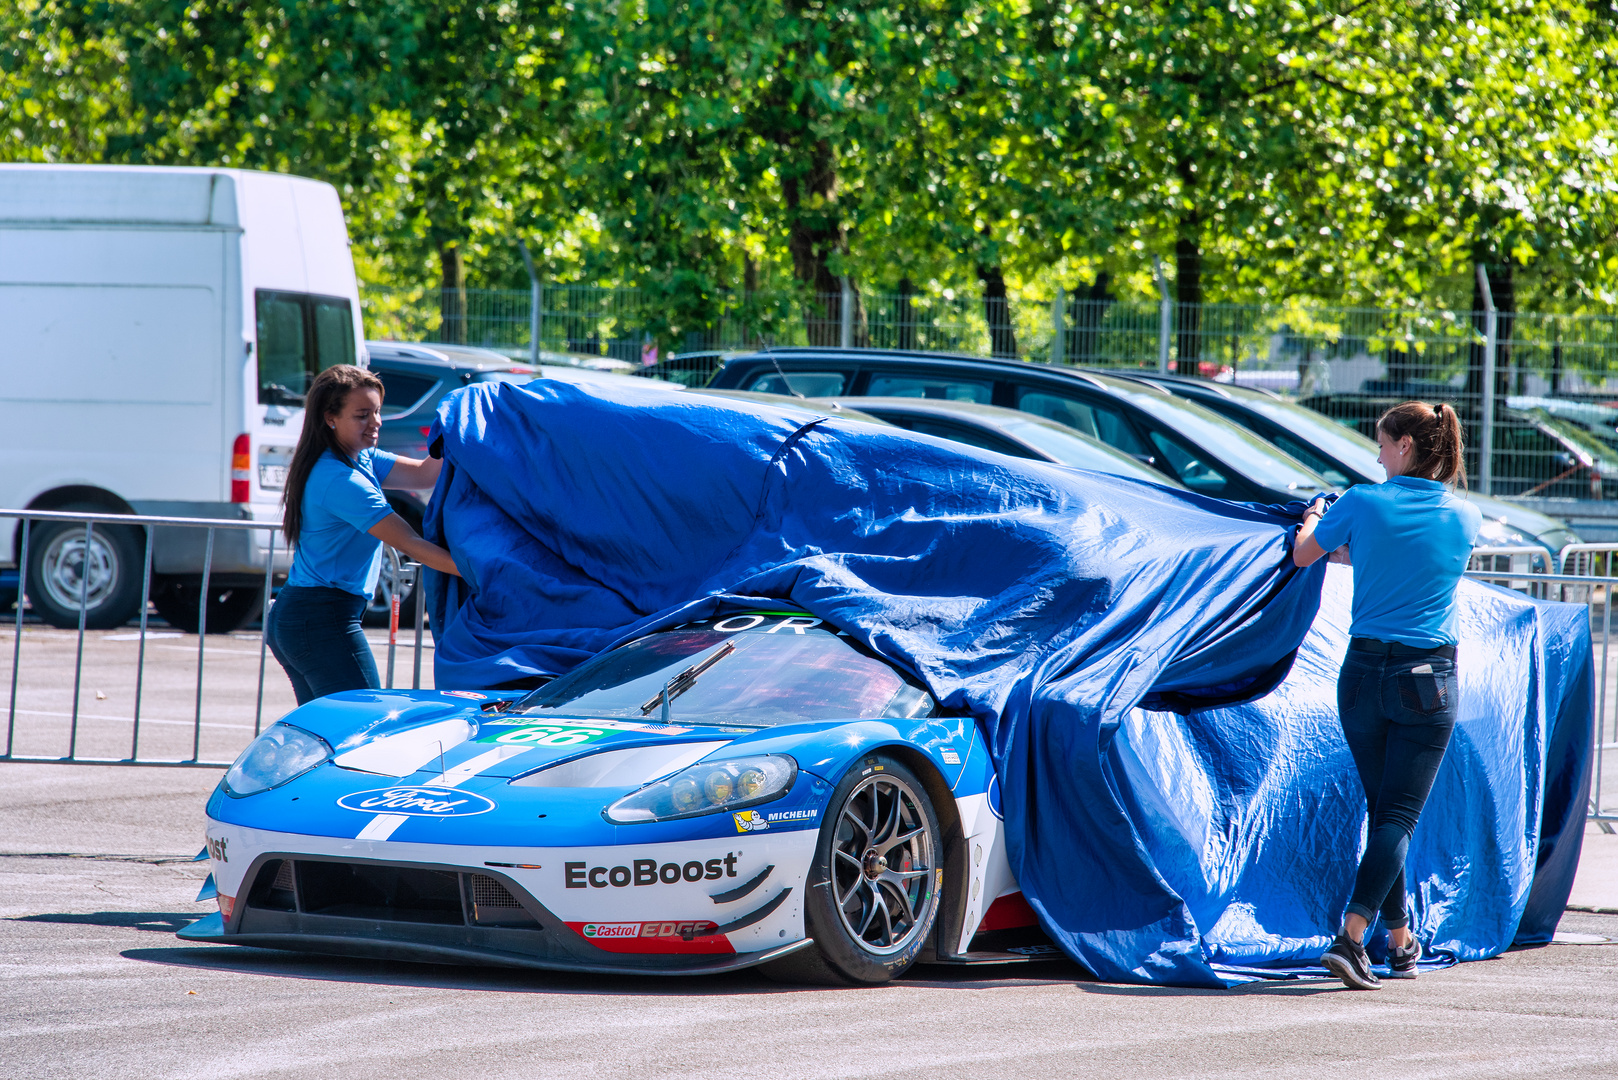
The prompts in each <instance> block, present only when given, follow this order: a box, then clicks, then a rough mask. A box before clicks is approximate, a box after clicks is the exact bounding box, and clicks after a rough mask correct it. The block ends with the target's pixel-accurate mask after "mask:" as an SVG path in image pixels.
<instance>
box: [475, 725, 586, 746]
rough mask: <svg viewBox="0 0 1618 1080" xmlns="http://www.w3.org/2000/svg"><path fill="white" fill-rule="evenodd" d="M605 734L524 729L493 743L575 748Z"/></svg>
mask: <svg viewBox="0 0 1618 1080" xmlns="http://www.w3.org/2000/svg"><path fill="white" fill-rule="evenodd" d="M605 734H606V732H604V731H600V730H598V729H596V728H574V727H566V728H565V727H525V728H518V729H517V730H516V731H508V732H506V733H505V734H504V735H501V736H499V737H498V738H496V739H495V740H494V741H495V742H500V743H527V744H529V745H531V746H576V745H578V744H579V743H584V742H589V741H590V740H591V739H596V738H600V737H601V736H602V735H605Z"/></svg>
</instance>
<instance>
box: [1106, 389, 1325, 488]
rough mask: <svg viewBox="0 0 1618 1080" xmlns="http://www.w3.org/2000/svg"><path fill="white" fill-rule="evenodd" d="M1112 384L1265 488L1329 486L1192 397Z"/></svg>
mask: <svg viewBox="0 0 1618 1080" xmlns="http://www.w3.org/2000/svg"><path fill="white" fill-rule="evenodd" d="M1111 385H1113V386H1114V387H1115V388H1116V390H1115V392H1117V393H1119V394H1120V396H1122V397H1125V398H1127V399H1128V400H1129V401H1130V402H1131V403H1132V404H1134V405H1135V406H1136V407H1137V408H1139V409H1141V410H1143V411H1144V412H1146V413H1148V414H1150V415H1151V416H1152V417H1154V418H1155V419H1157V420H1158V421H1159V422H1160V423H1162V424H1163V426H1164V427H1166V428H1168V429H1169V430H1170V431H1172V432H1174V433H1176V434H1178V435H1180V436H1182V437H1184V438H1186V439H1189V440H1190V441H1191V442H1192V443H1193V444H1195V445H1196V446H1199V447H1201V448H1202V449H1204V450H1207V451H1209V452H1211V453H1212V454H1214V455H1215V456H1216V457H1217V458H1218V459H1219V461H1220V463H1221V464H1224V465H1227V466H1229V467H1230V468H1232V469H1234V470H1236V471H1237V472H1239V473H1241V474H1242V475H1243V476H1245V477H1247V478H1248V479H1249V480H1252V481H1254V482H1256V483H1259V484H1262V485H1263V486H1265V487H1269V488H1281V489H1287V490H1294V491H1321V490H1324V489H1326V488H1329V487H1331V485H1330V484H1329V483H1327V482H1326V479H1325V478H1324V477H1322V476H1321V475H1320V474H1318V473H1315V472H1311V471H1310V470H1309V469H1307V468H1305V467H1304V466H1303V465H1301V464H1299V463H1298V462H1297V461H1294V460H1293V459H1292V458H1290V457H1288V456H1287V455H1286V454H1283V453H1282V452H1281V451H1279V450H1277V449H1275V447H1273V446H1271V445H1269V444H1268V443H1266V442H1264V440H1262V439H1260V438H1259V437H1258V436H1257V435H1254V434H1253V433H1252V432H1250V431H1247V430H1246V429H1245V428H1241V427H1237V426H1236V425H1235V424H1233V423H1231V422H1230V421H1229V420H1226V419H1225V418H1224V417H1222V416H1219V415H1217V414H1215V413H1213V412H1210V411H1209V410H1207V409H1205V408H1203V407H1202V406H1201V405H1198V404H1196V403H1194V402H1190V401H1186V400H1185V399H1184V398H1176V397H1170V396H1169V395H1168V394H1163V393H1158V392H1156V391H1152V390H1137V389H1135V388H1134V387H1125V386H1123V385H1122V384H1121V383H1114V384H1111Z"/></svg>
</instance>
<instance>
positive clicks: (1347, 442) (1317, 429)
mask: <svg viewBox="0 0 1618 1080" xmlns="http://www.w3.org/2000/svg"><path fill="white" fill-rule="evenodd" d="M1237 400H1238V401H1240V402H1241V403H1242V404H1243V405H1244V406H1245V407H1246V408H1248V409H1251V410H1252V411H1253V412H1256V413H1258V414H1259V415H1260V416H1264V417H1267V418H1268V419H1270V420H1273V421H1275V422H1276V423H1277V424H1279V425H1281V427H1282V428H1284V429H1285V430H1286V431H1289V432H1291V433H1292V434H1293V435H1294V436H1296V437H1297V438H1298V440H1299V441H1301V442H1304V443H1307V444H1308V445H1310V446H1313V447H1314V448H1315V449H1317V450H1319V451H1320V452H1321V453H1322V454H1325V455H1326V456H1327V457H1329V458H1332V459H1334V460H1336V461H1337V462H1339V463H1340V464H1343V465H1346V466H1348V467H1349V468H1350V469H1352V470H1353V471H1354V472H1356V473H1358V474H1359V478H1360V479H1362V480H1369V481H1371V482H1372V483H1376V482H1379V481H1380V480H1381V479H1382V478H1383V477H1385V476H1386V475H1387V473H1386V471H1385V470H1384V469H1383V468H1382V466H1381V464H1379V463H1378V462H1377V460H1376V459H1377V454H1378V450H1377V445H1376V443H1374V442H1372V441H1371V440H1370V439H1367V438H1366V437H1365V436H1364V435H1361V434H1360V433H1359V432H1358V431H1355V430H1354V429H1353V428H1351V427H1348V426H1347V425H1345V424H1339V423H1338V422H1337V421H1335V420H1333V419H1331V418H1330V417H1328V416H1322V415H1321V414H1320V413H1317V412H1315V411H1314V410H1313V409H1306V408H1304V407H1303V406H1302V405H1294V404H1293V403H1292V402H1290V401H1276V400H1275V399H1273V398H1266V397H1263V396H1261V395H1258V394H1254V395H1252V396H1251V397H1249V396H1248V395H1246V394H1243V395H1242V396H1241V397H1239V398H1238V399H1237Z"/></svg>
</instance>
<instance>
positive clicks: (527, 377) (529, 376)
mask: <svg viewBox="0 0 1618 1080" xmlns="http://www.w3.org/2000/svg"><path fill="white" fill-rule="evenodd" d="M535 378H537V376H535V375H534V374H533V373H532V372H527V371H480V372H478V373H477V375H475V376H474V377H473V378H472V381H473V382H508V383H519V384H521V383H527V382H533V381H534V379H535Z"/></svg>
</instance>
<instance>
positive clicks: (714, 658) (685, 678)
mask: <svg viewBox="0 0 1618 1080" xmlns="http://www.w3.org/2000/svg"><path fill="white" fill-rule="evenodd" d="M735 651H736V644H735V642H731V641H727V642H725V643H724V644H723V645H721V646H720V647H719V648H718V649H715V650H714V651H713V653H712V654H710V655H709V656H708V657H707V658H706V659H704V660H698V661H697V662H696V663H695V664H692V665H691V666H690V667H688V668H686V669H685V670H684V671H682V672H680V673H679V674H678V675H676V676H674V678H672V679H670V680H669V681H668V682H666V683H664V684H663V689H661V690H659V691H658V692H657V696H656V697H654V698H652V700H650V701H648V702H647V703H646V704H644V705H642V706H641V707H640V714H641V715H642V716H646V715H647V714H649V713H650V712H651V711H652V710H653V709H655V708H657V707H658V706H659V705H662V706H663V718H662V719H663V722H664V723H665V724H666V723H668V720H669V703H670V702H671V701H673V700H674V699H675V698H677V697H679V696H680V695H681V694H683V693H685V692H686V691H687V690H689V689H691V688H692V687H693V686H695V685H696V684H697V678H698V676H700V675H701V674H702V673H703V672H704V671H707V670H708V669H709V668H711V667H713V666H714V665H715V664H717V663H719V661H721V660H723V659H724V658H725V657H727V656H729V655H730V654H731V653H733V652H735Z"/></svg>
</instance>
